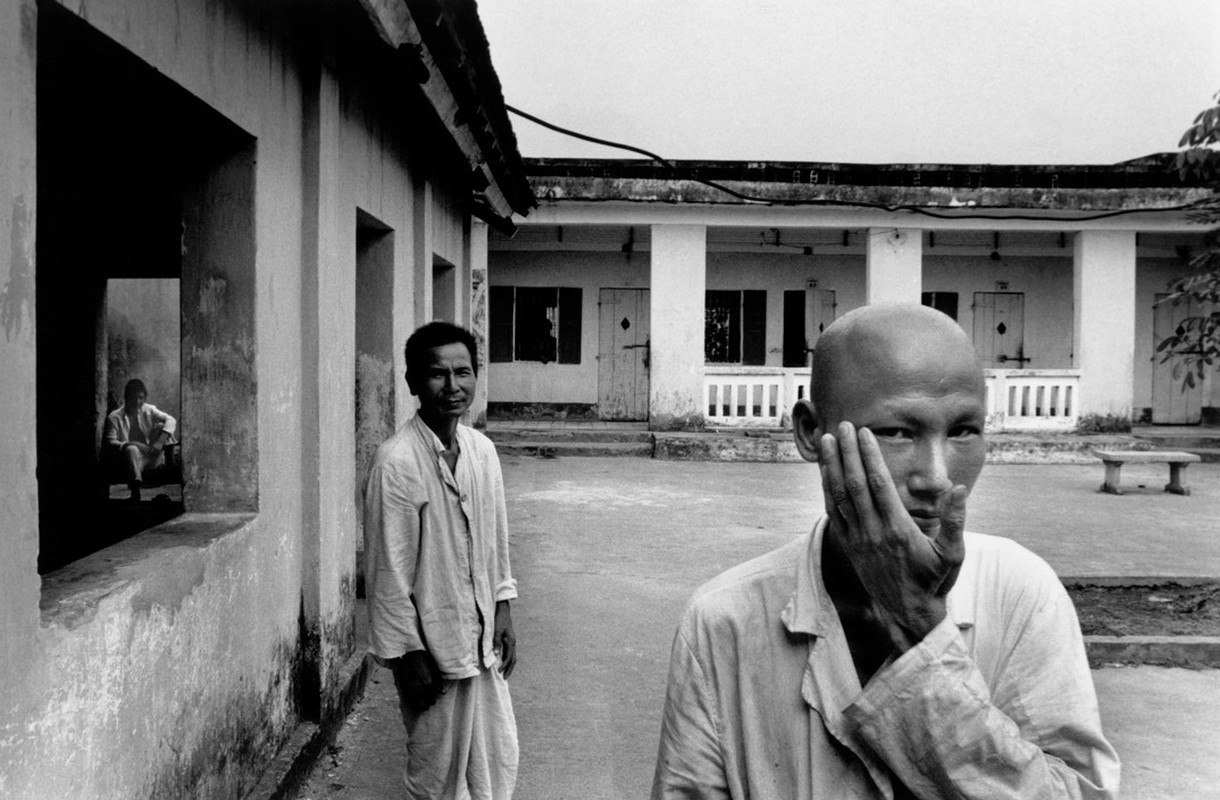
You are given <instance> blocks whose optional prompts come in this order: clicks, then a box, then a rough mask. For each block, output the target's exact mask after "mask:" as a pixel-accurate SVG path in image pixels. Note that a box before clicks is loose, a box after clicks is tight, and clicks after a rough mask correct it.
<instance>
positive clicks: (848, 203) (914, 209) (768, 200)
mask: <svg viewBox="0 0 1220 800" xmlns="http://www.w3.org/2000/svg"><path fill="white" fill-rule="evenodd" d="M504 107H505V108H506V109H508V110H509V111H511V112H512V113H514V114H516V115H517V116H519V117H521V118H523V119H527V120H529V121H530V122H533V123H534V124H536V125H541V126H542V127H544V128H549V129H550V130H553V131H555V132H556V133H561V134H563V135H564V136H571V137H572V138H574V139H580V140H582V141H585V142H592V143H593V144H600V145H604V146H606V147H614V148H617V149H619V150H626V151H628V152H631V153H638V154H640V155H642V156H646V157H647V158H649V159H651V160H652V161H655V162H657V163H658V164H661V165H662V166H664V167H666V168H667V169H670V170H673V171H674V172H677V171H678V167H677V166H676V165H675V164H674V163H673V162H671V161H669V160H668V159H666V158H664V157H662V156H659V155H657V154H656V153H653V152H650V151H648V150H644V149H643V148H640V147H635V146H633V145H629V144H623V143H622V142H615V141H612V140H610V139H599V138H598V137H596V136H589V135H588V134H585V133H580V132H579V131H574V130H570V129H568V128H564V127H561V126H559V125H556V124H555V123H553V122H547V121H546V120H544V119H542V118H540V117H536V116H534V115H533V114H530V113H527V112H525V111H522V110H521V109H519V108H514V107H513V106H510V105H508V104H507V103H505V104H504ZM688 180H692V181H694V182H696V183H701V184H703V185H704V186H708V187H710V188H712V189H715V190H717V191H720V192H724V193H725V194H727V195H729V196H730V197H735V198H737V199H738V200H742V201H744V202H747V203H762V204H766V205H782V206H835V207H843V208H870V209H874V210H878V211H886V212H890V213H895V212H899V211H906V212H909V213H912V214H920V215H923V216H925V217H933V218H935V219H990V220H1031V221H1035V222H1046V221H1047V217H1045V216H1038V215H1035V214H950V213H942V212H938V211H932V210H929V209H927V208H924V207H923V206H914V205H905V204H899V205H888V204H886V203H869V202H865V201H860V200H828V199H808V200H791V199H788V198H780V197H763V196H760V195H751V194H745V193H743V192H739V191H737V190H736V189H731V188H729V187H728V186H725V185H724V184H722V183H717V182H716V181H709V180H706V179H704V178H698V177H692V178H688ZM1196 208H1198V204H1197V203H1187V204H1183V205H1176V206H1169V207H1168V208H1125V209H1119V210H1117V211H1104V212H1100V213H1097V214H1088V215H1085V216H1082V217H1072V218H1070V219H1066V220H1064V221H1065V222H1089V221H1092V220H1099V219H1109V218H1111V217H1121V216H1126V215H1128V214H1155V213H1165V212H1170V211H1190V210H1192V209H1196Z"/></svg>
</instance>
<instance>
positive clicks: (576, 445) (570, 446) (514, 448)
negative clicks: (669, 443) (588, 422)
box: [496, 439, 653, 458]
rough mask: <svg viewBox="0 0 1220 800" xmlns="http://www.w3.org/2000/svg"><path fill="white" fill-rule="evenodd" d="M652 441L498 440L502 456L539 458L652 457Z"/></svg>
mask: <svg viewBox="0 0 1220 800" xmlns="http://www.w3.org/2000/svg"><path fill="white" fill-rule="evenodd" d="M652 447H653V446H652V442H651V441H648V442H642V441H635V442H596V441H594V442H564V441H556V440H553V439H547V440H536V441H527V440H513V441H508V442H496V452H498V453H499V454H500V455H501V456H533V457H537V458H564V457H580V456H595V457H603V458H604V457H619V456H629V457H636V458H652Z"/></svg>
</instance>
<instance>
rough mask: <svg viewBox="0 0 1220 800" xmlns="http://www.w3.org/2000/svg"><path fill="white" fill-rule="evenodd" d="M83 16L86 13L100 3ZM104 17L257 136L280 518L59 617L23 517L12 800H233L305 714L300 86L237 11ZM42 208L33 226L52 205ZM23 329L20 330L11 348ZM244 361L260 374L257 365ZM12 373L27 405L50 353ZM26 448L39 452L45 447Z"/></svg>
mask: <svg viewBox="0 0 1220 800" xmlns="http://www.w3.org/2000/svg"><path fill="white" fill-rule="evenodd" d="M13 5H14V4H5V5H4V9H3V10H2V11H0V15H2V16H3V17H4V18H3V19H0V30H2V31H3V34H0V48H2V51H0V62H2V63H4V64H5V65H6V68H5V70H4V71H3V74H4V78H3V80H4V82H5V83H4V85H5V87H6V94H9V95H10V96H9V97H6V98H5V100H6V102H5V103H4V105H5V107H6V108H10V109H14V112H15V113H12V114H6V115H4V117H3V119H4V122H3V123H0V124H3V125H5V126H11V128H9V129H8V130H5V131H4V134H5V135H4V137H3V139H4V141H5V147H4V148H3V151H4V153H5V154H6V155H5V156H4V157H7V154H8V153H17V154H20V155H21V158H22V159H23V160H28V161H29V163H28V164H27V165H25V166H24V167H21V168H10V167H5V168H4V173H5V174H4V180H3V181H0V185H4V186H6V187H7V186H13V187H15V188H20V189H21V193H22V194H23V195H25V194H27V193H28V196H31V197H32V196H33V195H32V185H30V184H32V180H33V175H32V155H33V153H32V147H33V142H34V133H33V127H32V125H33V119H34V114H35V109H36V97H35V89H34V80H33V73H32V71H29V72H26V73H24V74H23V73H22V72H21V71H20V70H13V69H10V68H9V67H8V66H7V65H10V64H22V63H28V62H29V61H30V60H31V59H33V57H34V49H33V46H34V40H33V38H32V36H31V26H32V25H33V24H34V23H33V21H32V20H33V19H34V17H35V12H34V3H32V2H29V3H25V2H23V3H20V4H17V6H18V8H16V9H13V8H12V6H13ZM70 10H71V11H73V12H74V13H80V14H82V15H85V14H86V10H85V8H84V6H83V4H82V5H80V6H77V5H76V4H72V5H71V6H70ZM10 15H11V19H10V18H9V16H10ZM23 20H24V22H23ZM87 20H88V22H89V23H90V24H91V25H94V26H96V27H97V28H98V29H99V30H100V31H101V32H102V33H104V34H105V35H107V36H109V37H111V38H113V39H115V40H118V41H120V42H122V43H123V44H124V45H125V46H127V47H129V48H130V49H132V50H133V51H134V52H136V54H137V55H139V56H140V57H142V58H144V59H146V60H148V61H149V62H151V63H152V65H153V66H154V67H156V68H157V69H159V70H160V71H162V72H163V73H165V74H167V75H169V76H170V77H171V78H173V79H174V80H176V81H177V82H179V83H180V84H182V85H183V86H184V87H185V88H187V89H188V90H189V91H191V92H192V93H194V94H195V95H196V96H198V97H200V98H202V99H204V100H205V101H206V102H208V103H209V104H211V105H212V106H213V107H214V108H216V109H217V110H218V111H219V112H220V113H222V114H224V115H225V116H227V117H229V118H230V119H233V120H235V121H237V122H238V123H239V124H240V125H241V126H242V127H243V128H245V129H246V130H247V131H250V132H252V133H253V134H254V135H256V136H258V137H259V159H258V163H257V167H256V169H257V173H256V176H255V178H256V184H257V186H258V193H257V196H256V197H255V198H254V201H253V202H254V212H255V217H256V219H258V221H259V226H258V233H257V237H256V241H255V243H254V247H255V248H256V249H257V252H258V253H259V254H260V262H259V265H258V270H257V275H251V276H249V277H250V278H251V283H250V284H249V285H248V290H247V294H248V300H249V301H250V302H251V303H252V302H254V299H255V297H257V298H258V301H259V302H258V305H257V307H255V308H252V309H251V314H252V316H251V319H250V324H251V333H252V332H253V328H254V327H255V322H257V329H258V331H259V335H260V337H261V341H260V344H261V345H262V347H263V349H264V351H265V352H268V353H276V357H275V358H263V359H258V360H257V362H254V361H253V360H252V361H250V362H249V368H250V369H253V370H255V371H256V372H257V379H256V383H257V385H258V386H259V390H258V391H259V395H260V397H262V398H264V399H266V401H267V402H265V403H263V404H261V405H260V406H259V408H258V414H257V415H258V419H257V421H255V420H251V421H250V422H251V424H250V425H249V427H247V428H246V429H245V430H247V431H248V432H249V433H250V434H251V435H252V436H257V437H258V440H257V445H255V444H254V443H252V445H251V446H252V449H255V450H257V452H258V458H259V461H258V462H257V463H258V464H259V466H260V467H261V468H260V469H258V470H257V471H254V472H251V473H250V476H249V477H250V479H251V480H253V481H255V485H254V489H255V491H252V492H249V493H248V494H247V495H246V496H247V497H255V496H256V497H257V498H258V500H259V503H260V511H261V512H262V513H261V515H260V516H259V517H258V519H257V520H255V521H253V522H250V523H249V524H246V525H244V526H239V527H237V528H236V529H233V526H232V525H224V524H222V522H221V520H223V519H224V516H223V515H222V517H220V518H214V519H207V520H201V519H198V518H196V519H195V520H194V521H193V522H191V521H190V520H186V521H184V524H188V523H189V524H190V525H192V526H195V527H194V528H192V530H193V531H194V532H193V533H188V532H182V533H180V534H177V535H171V536H170V542H167V543H166V544H165V545H164V546H160V547H156V546H152V545H151V542H152V538H150V537H148V536H144V537H137V538H136V539H133V540H129V541H128V542H127V543H124V544H123V545H120V546H118V547H117V548H111V549H109V550H107V551H103V552H102V553H99V554H96V555H95V556H92V557H90V558H88V559H85V560H83V561H81V562H77V564H76V565H73V566H72V567H69V568H67V569H66V570H61V571H60V572H58V573H55V574H53V575H51V576H48V577H47V578H46V579H45V582H44V589H43V602H44V604H48V607H47V608H46V610H45V612H43V613H40V610H39V605H38V597H37V591H36V587H37V585H38V583H37V574H36V571H35V568H34V561H35V557H36V553H37V545H36V535H37V529H38V521H37V518H36V516H35V514H34V513H33V511H32V509H31V508H29V507H26V508H21V509H20V510H19V512H18V513H16V514H13V515H11V518H10V519H7V520H6V521H5V525H4V529H5V531H6V534H5V535H6V536H7V537H9V538H8V539H6V541H5V543H4V547H5V558H4V559H0V562H3V564H4V565H5V566H4V567H3V569H4V570H5V571H6V574H5V575H4V580H3V581H0V593H2V602H0V607H3V609H4V615H5V619H6V636H5V642H6V646H5V647H4V648H3V650H4V651H5V656H4V658H5V661H6V663H5V665H4V674H6V675H8V676H11V679H10V680H6V681H5V682H4V683H3V686H0V741H3V742H4V745H5V746H4V748H3V751H2V754H0V795H3V796H5V797H18V798H20V797H39V798H40V797H119V796H124V797H133V796H161V797H170V796H213V797H232V796H236V795H237V794H239V793H240V792H241V791H242V790H243V789H244V788H245V787H247V786H248V784H249V781H250V779H251V776H252V773H251V770H252V769H253V768H254V767H255V766H256V765H258V764H260V763H261V760H262V759H264V758H265V757H266V756H267V754H268V753H269V752H271V750H272V749H273V747H274V746H275V745H276V744H277V743H278V741H279V740H280V739H282V737H283V736H284V735H286V733H287V730H288V728H289V725H290V724H291V723H292V721H293V719H294V716H293V711H292V708H291V703H289V702H288V698H289V692H290V688H291V684H292V674H293V670H294V660H295V652H296V638H297V636H296V633H297V616H298V611H299V608H298V606H299V602H298V600H297V598H298V597H299V588H298V586H299V566H298V561H297V557H298V554H297V546H296V544H295V542H294V536H293V534H294V532H295V531H296V530H298V528H299V523H300V517H299V513H298V512H297V510H296V507H297V503H296V502H294V500H295V498H296V497H297V496H298V495H299V491H298V490H299V485H298V481H297V480H296V479H295V478H294V477H293V476H295V475H296V474H299V467H296V466H295V464H294V462H295V461H296V460H297V458H298V453H297V448H295V447H294V446H293V445H292V444H291V443H292V442H293V441H294V440H295V438H296V437H295V436H294V431H293V430H292V420H293V414H294V411H293V405H294V403H293V397H294V395H295V394H296V391H297V390H296V387H295V383H296V380H297V378H296V375H297V373H298V372H299V369H298V368H299V355H298V354H299V348H297V347H294V345H293V343H294V342H295V341H297V339H298V336H299V318H298V317H297V315H296V312H295V306H296V304H295V301H294V300H293V302H291V303H290V304H287V305H285V304H284V303H283V300H284V299H285V298H289V299H290V300H292V299H293V298H295V297H296V296H299V291H298V292H295V293H294V292H293V289H292V283H293V281H294V280H295V278H294V276H295V273H296V265H297V264H298V263H299V259H300V247H299V241H300V239H299V236H296V235H292V234H290V235H288V236H285V235H284V232H285V231H289V232H293V231H298V230H300V214H299V208H298V207H297V204H296V201H295V200H294V198H295V197H296V196H298V195H299V185H300V176H299V171H300V147H299V142H298V141H297V137H298V135H299V130H300V124H299V118H300V112H299V96H300V90H299V86H298V85H297V83H296V79H295V75H294V71H293V67H292V65H291V63H290V61H289V59H288V58H287V57H286V56H285V54H284V53H283V52H281V51H279V50H278V49H277V48H276V47H275V46H274V45H273V44H271V43H269V42H268V41H267V40H265V39H264V38H262V37H261V36H259V35H258V34H257V33H252V32H251V31H250V30H248V28H247V27H246V24H247V23H246V20H244V19H243V16H242V14H241V13H239V12H238V11H236V10H234V9H231V8H228V7H226V6H225V5H224V4H221V3H206V2H198V3H193V2H183V3H178V4H173V5H167V4H163V3H160V2H155V1H153V0H150V1H149V2H144V3H140V2H100V3H99V2H91V3H89V4H88V7H87ZM10 23H11V24H10ZM23 31H24V36H25V38H24V41H23V39H22V36H23V34H22V32H23ZM174 31H176V32H177V35H172V34H173V32H174ZM167 32H169V33H167ZM188 32H189V34H190V35H188ZM10 100H11V101H12V102H9V101H10ZM14 123H18V124H14ZM13 178H15V179H17V180H11V179H13ZM10 180H11V182H10ZM6 207H7V208H11V207H12V203H11V201H10V203H8V204H6ZM28 210H29V213H30V217H31V219H32V218H33V213H34V209H33V208H32V207H29V209H28ZM31 232H32V229H31ZM5 250H6V251H7V250H8V248H5ZM254 281H257V285H255V282H254ZM24 319H25V323H26V325H29V324H30V323H32V320H31V319H29V318H24ZM26 331H29V328H28V327H24V328H23V335H28V333H25V332H26ZM17 333H18V331H17V327H16V325H15V324H13V325H12V330H11V333H10V337H9V341H12V340H14V339H15V338H17V337H16V334H17ZM251 344H253V342H251ZM6 346H7V345H6ZM245 357H248V358H250V359H254V353H253V351H249V352H248V353H246V354H245ZM3 359H4V360H3V362H2V367H3V372H4V375H5V380H4V381H2V382H0V386H7V385H16V386H22V387H27V388H26V390H28V387H29V386H32V385H33V372H34V362H33V353H32V350H29V349H28V348H27V351H26V353H24V354H23V357H18V358H13V357H12V356H11V355H9V354H8V353H5V354H4V356H3ZM13 407H15V408H32V406H30V405H29V404H28V403H26V404H17V403H14V404H13ZM31 413H32V412H31ZM10 422H16V424H18V426H19V429H18V430H15V431H12V432H8V431H6V432H5V437H4V440H5V442H6V451H7V449H8V444H7V443H8V442H13V441H17V442H21V441H22V440H23V438H28V433H23V432H22V431H21V429H22V428H23V429H24V430H25V431H29V430H32V425H31V424H29V423H30V421H27V420H23V419H21V418H20V414H17V415H14V416H11V417H10V418H9V420H6V422H5V423H4V424H9V423H10ZM10 433H11V435H10ZM18 452H19V453H26V454H32V453H33V452H34V448H33V443H32V442H27V443H26V444H24V445H21V446H19V447H18ZM12 455H13V456H14V458H9V457H8V456H6V457H5V458H3V459H0V462H4V463H12V462H14V461H16V457H17V455H18V453H12ZM27 458H28V456H27ZM32 467H33V465H32V463H29V464H28V470H29V471H28V472H26V473H25V474H24V475H23V476H12V477H14V480H11V481H6V483H7V484H8V485H9V486H10V487H15V488H17V487H22V486H23V485H24V487H25V489H21V488H17V491H16V492H13V493H10V492H6V493H5V497H6V499H5V501H4V502H5V504H6V507H7V508H13V503H14V501H13V500H10V499H9V498H10V494H15V495H16V502H17V503H21V500H22V498H23V497H25V496H32V493H33V491H34V486H33V475H32ZM217 525H219V526H220V528H219V529H217ZM10 565H11V566H10ZM9 569H12V570H13V573H14V574H13V575H12V576H9V575H8V574H7V570H9ZM10 578H11V579H10ZM31 588H35V591H34V592H31V591H30V589H31ZM255 609H257V612H258V613H251V612H252V611H253V610H255ZM10 632H11V633H13V634H15V635H14V636H13V637H12V638H10V637H9V635H8V634H9V633H10ZM23 642H24V644H23ZM10 659H11V660H10Z"/></svg>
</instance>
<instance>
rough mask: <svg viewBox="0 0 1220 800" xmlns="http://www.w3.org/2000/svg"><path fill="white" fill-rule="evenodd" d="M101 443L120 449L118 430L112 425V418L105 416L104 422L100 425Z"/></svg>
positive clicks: (121, 441) (120, 442) (121, 443)
mask: <svg viewBox="0 0 1220 800" xmlns="http://www.w3.org/2000/svg"><path fill="white" fill-rule="evenodd" d="M102 441H104V442H105V443H106V444H107V445H109V446H110V447H122V446H123V440H122V439H121V438H119V429H118V427H117V426H116V425H115V424H114V417H112V416H110V415H109V414H107V415H106V422H105V423H104V424H103V425H102Z"/></svg>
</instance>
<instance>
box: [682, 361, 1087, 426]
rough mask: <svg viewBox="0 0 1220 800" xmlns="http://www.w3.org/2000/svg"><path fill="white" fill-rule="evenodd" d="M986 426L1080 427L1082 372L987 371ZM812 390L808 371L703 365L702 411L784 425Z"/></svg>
mask: <svg viewBox="0 0 1220 800" xmlns="http://www.w3.org/2000/svg"><path fill="white" fill-rule="evenodd" d="M985 372H986V386H987V398H986V408H987V430H989V431H1058V430H1071V429H1073V428H1075V427H1076V420H1077V417H1078V415H1079V413H1080V412H1079V407H1080V370H1074V369H989V370H986V371H985ZM808 392H809V369H808V368H797V369H790V368H785V367H742V366H715V365H710V364H709V365H708V366H706V367H704V375H703V399H704V409H703V410H704V414H705V415H706V417H705V419H706V421H707V424H709V425H724V426H737V427H781V426H787V425H788V424H789V422H790V416H789V415H790V413H791V411H792V406H793V404H794V403H796V401H797V400H800V399H803V398H804V397H805V396H806V395H807V394H808Z"/></svg>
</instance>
